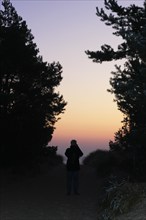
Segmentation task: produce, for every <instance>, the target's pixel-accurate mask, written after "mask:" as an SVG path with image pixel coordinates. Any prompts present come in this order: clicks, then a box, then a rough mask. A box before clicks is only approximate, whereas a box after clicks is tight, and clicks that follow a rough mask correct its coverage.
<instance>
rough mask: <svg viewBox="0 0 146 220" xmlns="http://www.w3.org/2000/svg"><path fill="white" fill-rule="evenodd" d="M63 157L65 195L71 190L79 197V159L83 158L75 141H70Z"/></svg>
mask: <svg viewBox="0 0 146 220" xmlns="http://www.w3.org/2000/svg"><path fill="white" fill-rule="evenodd" d="M65 155H66V157H67V164H66V167H67V194H68V195H70V194H71V192H72V190H73V192H74V194H76V195H79V191H78V190H79V170H80V163H79V158H80V157H81V156H83V152H82V151H81V149H80V148H79V146H78V145H77V141H76V140H72V141H71V145H70V148H67V149H66V151H65Z"/></svg>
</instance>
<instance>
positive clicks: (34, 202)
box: [0, 165, 100, 220]
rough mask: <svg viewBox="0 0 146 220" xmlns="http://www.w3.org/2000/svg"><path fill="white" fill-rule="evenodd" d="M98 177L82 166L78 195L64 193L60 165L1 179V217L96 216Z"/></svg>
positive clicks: (70, 219) (57, 219) (67, 219)
mask: <svg viewBox="0 0 146 220" xmlns="http://www.w3.org/2000/svg"><path fill="white" fill-rule="evenodd" d="M97 180H98V179H97V178H96V175H95V172H94V170H92V169H90V168H88V167H84V166H83V167H82V168H81V171H80V195H79V196H78V195H71V196H67V195H66V169H65V166H64V165H62V166H59V167H55V168H53V169H52V170H49V171H48V172H47V173H46V172H45V173H44V174H41V175H39V176H38V175H37V176H35V177H31V178H30V177H29V178H28V177H27V178H25V179H24V177H22V178H21V179H19V180H18V179H17V180H13V181H12V180H11V182H8V181H7V182H6V183H1V192H0V193H1V198H0V202H1V204H0V207H1V208H0V209H1V210H0V220H83V219H84V220H95V219H97V191H98V189H97V188H98V185H100V184H99V183H98V181H97ZM96 190H97V191H96Z"/></svg>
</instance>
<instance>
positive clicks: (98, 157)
mask: <svg viewBox="0 0 146 220" xmlns="http://www.w3.org/2000/svg"><path fill="white" fill-rule="evenodd" d="M83 164H84V165H89V166H93V167H95V168H96V170H97V174H98V175H99V176H105V175H109V174H110V173H111V171H112V169H113V167H114V165H115V158H114V156H113V155H112V153H111V152H110V151H107V150H96V151H94V152H92V153H90V154H89V155H88V156H87V157H86V158H85V159H84V161H83Z"/></svg>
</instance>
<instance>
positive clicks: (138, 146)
mask: <svg viewBox="0 0 146 220" xmlns="http://www.w3.org/2000/svg"><path fill="white" fill-rule="evenodd" d="M106 10H107V11H106ZM108 11H110V12H109V13H108ZM97 16H98V17H99V18H100V19H101V21H103V22H105V24H106V25H110V26H112V28H113V29H114V30H115V32H114V33H113V34H114V35H115V36H117V37H122V39H123V42H122V43H121V44H120V45H118V47H117V50H116V51H115V50H114V49H113V48H112V47H111V46H110V45H106V44H105V45H102V46H101V50H98V51H96V52H93V51H89V50H87V51H86V54H87V55H88V57H89V58H90V59H92V60H93V61H94V62H97V63H102V62H103V61H112V60H119V59H123V58H124V59H126V61H125V64H124V66H118V65H116V66H115V68H116V70H115V71H113V72H112V75H113V76H112V77H111V79H110V85H111V87H112V88H111V89H109V90H108V91H109V92H111V93H112V94H114V95H115V100H114V101H116V103H117V106H118V109H119V110H120V111H121V112H122V113H123V114H124V118H123V126H122V128H121V129H120V130H119V131H117V132H116V134H115V141H114V142H110V148H111V150H118V151H119V150H128V151H129V149H130V151H133V150H134V151H135V152H136V154H137V157H138V155H139V158H138V159H140V158H143V160H144V158H145V156H146V135H145V134H146V58H145V55H146V1H145V2H144V5H143V7H139V6H135V5H134V4H132V5H130V6H129V7H123V6H121V5H119V4H118V3H117V1H116V0H105V10H104V9H103V8H102V9H99V8H97Z"/></svg>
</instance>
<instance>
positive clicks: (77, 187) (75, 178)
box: [73, 171, 79, 195]
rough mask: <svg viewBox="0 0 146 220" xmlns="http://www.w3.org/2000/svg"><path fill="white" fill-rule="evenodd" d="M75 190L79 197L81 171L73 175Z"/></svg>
mask: <svg viewBox="0 0 146 220" xmlns="http://www.w3.org/2000/svg"><path fill="white" fill-rule="evenodd" d="M73 189H74V193H75V194H77V195H79V171H74V173H73Z"/></svg>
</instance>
